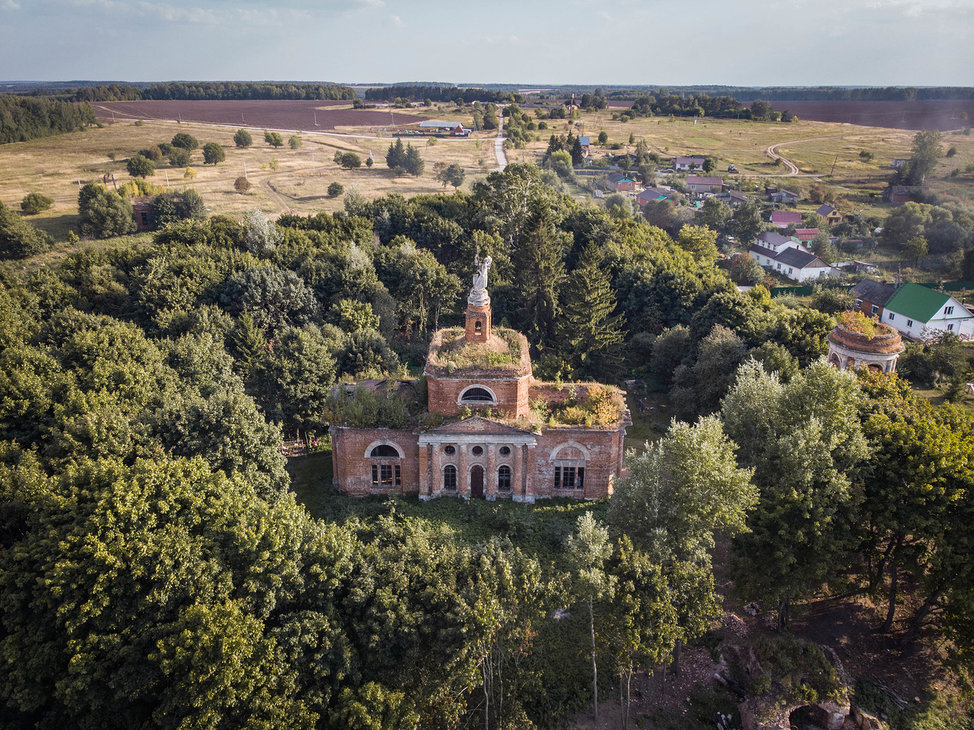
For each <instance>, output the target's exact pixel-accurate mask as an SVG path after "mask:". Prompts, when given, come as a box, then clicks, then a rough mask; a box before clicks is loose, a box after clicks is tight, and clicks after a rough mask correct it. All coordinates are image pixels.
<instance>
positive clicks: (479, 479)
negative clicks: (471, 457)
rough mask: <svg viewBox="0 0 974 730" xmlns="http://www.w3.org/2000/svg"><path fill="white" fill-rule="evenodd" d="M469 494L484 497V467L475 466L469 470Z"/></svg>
mask: <svg viewBox="0 0 974 730" xmlns="http://www.w3.org/2000/svg"><path fill="white" fill-rule="evenodd" d="M470 496H471V497H473V498H474V499H483V498H484V467H482V466H475V467H473V468H472V469H471V470H470Z"/></svg>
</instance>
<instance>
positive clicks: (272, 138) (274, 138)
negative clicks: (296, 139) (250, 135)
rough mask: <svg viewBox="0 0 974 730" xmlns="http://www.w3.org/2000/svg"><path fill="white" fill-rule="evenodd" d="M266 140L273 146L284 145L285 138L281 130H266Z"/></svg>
mask: <svg viewBox="0 0 974 730" xmlns="http://www.w3.org/2000/svg"><path fill="white" fill-rule="evenodd" d="M264 141H265V142H267V144H269V145H270V146H271V147H283V146H284V138H283V137H281V133H280V132H264Z"/></svg>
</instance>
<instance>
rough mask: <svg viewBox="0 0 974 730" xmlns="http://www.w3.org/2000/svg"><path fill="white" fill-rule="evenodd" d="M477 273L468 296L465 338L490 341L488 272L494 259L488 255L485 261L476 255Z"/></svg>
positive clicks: (473, 340) (468, 340) (474, 340)
mask: <svg viewBox="0 0 974 730" xmlns="http://www.w3.org/2000/svg"><path fill="white" fill-rule="evenodd" d="M473 262H474V265H475V266H476V267H477V273H476V274H474V276H473V288H471V289H470V296H468V297H467V327H466V332H465V333H464V339H465V340H466V341H467V342H489V341H490V324H491V323H490V294H488V293H487V272H488V270H489V269H490V265H491V263H492V260H491V258H490V256H488V257H487V258H486V259H484V260H483V261H481V260H480V256H479V255H477V256H475V257H474V260H473Z"/></svg>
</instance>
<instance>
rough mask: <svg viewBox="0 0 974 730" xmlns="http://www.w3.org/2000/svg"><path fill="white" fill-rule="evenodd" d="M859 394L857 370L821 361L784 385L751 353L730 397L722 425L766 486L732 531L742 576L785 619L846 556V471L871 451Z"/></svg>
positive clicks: (849, 498) (848, 492) (782, 621)
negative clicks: (742, 525) (742, 528)
mask: <svg viewBox="0 0 974 730" xmlns="http://www.w3.org/2000/svg"><path fill="white" fill-rule="evenodd" d="M860 398H861V394H860V390H859V386H858V383H857V382H856V379H855V376H854V375H852V374H851V373H849V372H846V371H840V370H836V369H835V368H833V367H831V366H830V365H828V364H827V363H825V362H824V361H819V362H816V363H814V364H813V365H811V366H810V367H809V368H808V369H806V370H805V371H803V372H801V373H799V374H798V375H796V376H795V377H793V378H792V379H791V381H789V382H788V383H787V384H785V385H783V384H782V383H781V382H780V380H779V378H778V376H777V375H775V374H770V375H769V374H768V373H766V372H765V371H764V368H763V367H762V366H761V365H760V364H758V363H757V362H755V361H753V360H751V361H748V362H746V363H744V365H742V366H741V370H740V372H739V374H738V378H737V383H736V384H735V385H734V387H733V388H732V389H731V390H730V392H729V393H728V394H727V397H726V398H725V399H724V404H723V411H722V413H723V418H724V427H725V429H726V430H727V434H728V435H729V436H730V437H731V438H732V439H734V441H736V442H737V444H738V445H739V447H740V460H741V462H742V463H743V464H745V465H747V466H752V467H754V470H755V471H754V482H755V484H757V485H758V488H759V489H760V500H759V501H758V506H757V508H756V509H755V510H754V511H753V512H752V513H751V516H750V518H749V519H748V523H747V524H748V527H749V528H750V532H748V533H745V534H743V535H741V536H739V537H738V538H737V539H736V540H735V552H736V555H737V559H738V562H737V575H738V579H739V582H740V584H741V585H742V586H743V587H744V588H745V590H749V591H751V592H752V593H756V594H759V595H760V594H764V595H770V596H773V597H774V598H775V599H776V600H777V602H778V609H779V614H778V616H779V624H780V625H781V626H782V627H785V626H787V624H788V620H789V613H790V608H791V601H792V599H793V598H795V597H798V596H802V595H806V594H808V593H809V592H811V591H813V590H815V589H817V588H818V587H819V586H820V585H821V583H822V581H823V580H824V579H825V577H826V576H827V575H828V573H829V571H830V570H831V569H832V567H833V566H835V565H839V564H842V563H843V561H844V560H845V559H846V558H847V557H848V551H849V549H850V547H851V546H850V539H851V535H850V526H849V524H848V522H847V521H846V517H847V515H848V512H849V510H850V509H851V508H852V505H853V501H854V493H853V489H852V484H851V479H850V472H851V471H852V470H853V469H854V468H856V467H858V466H859V465H860V464H861V462H862V461H863V460H864V459H865V457H866V455H867V453H868V452H867V446H866V439H865V438H864V436H863V434H862V427H861V425H860V421H859V416H858V404H859V400H860ZM758 565H760V566H761V567H760V569H759V570H758V569H756V566H758Z"/></svg>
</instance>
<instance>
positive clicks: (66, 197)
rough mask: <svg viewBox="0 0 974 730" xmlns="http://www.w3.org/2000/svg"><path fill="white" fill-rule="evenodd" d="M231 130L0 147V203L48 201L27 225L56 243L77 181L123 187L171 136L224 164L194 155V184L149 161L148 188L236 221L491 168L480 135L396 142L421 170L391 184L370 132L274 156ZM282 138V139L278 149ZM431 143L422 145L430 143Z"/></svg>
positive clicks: (429, 188)
mask: <svg viewBox="0 0 974 730" xmlns="http://www.w3.org/2000/svg"><path fill="white" fill-rule="evenodd" d="M234 131H235V129H233V128H231V127H222V126H210V125H201V124H188V123H182V124H179V123H175V122H164V121H144V122H142V123H140V124H137V123H135V122H131V121H125V122H117V123H115V124H107V125H105V126H104V127H103V128H91V129H89V130H87V131H85V132H76V133H72V134H66V135H60V136H56V137H47V138H44V139H38V140H33V141H30V142H18V143H14V144H7V145H3V146H2V147H0V200H2V201H3V202H4V204H6V205H8V206H11V207H13V208H15V209H18V210H19V207H20V200H21V198H23V196H24V195H25V194H27V193H28V192H38V193H43V194H44V195H47V196H49V197H52V198H54V200H55V204H54V206H53V207H52V208H51V209H50V210H48V211H45V212H44V213H41V214H40V215H37V216H32V217H31V218H30V220H31V222H32V223H34V224H36V225H38V226H39V227H40V228H43V229H45V230H47V231H48V232H50V233H52V234H53V235H54V236H55V237H57V238H64V237H65V236H67V233H68V231H70V230H72V229H73V228H74V227H75V225H76V221H77V208H78V206H77V199H78V189H79V182H80V183H82V184H83V183H84V182H87V181H89V180H101V179H102V177H103V175H105V174H106V173H107V174H113V175H114V176H115V182H116V183H117V184H118V185H121V184H122V183H124V182H125V181H127V180H129V179H131V178H130V177H129V175H128V173H127V172H126V169H125V161H126V160H127V159H128V157H130V156H131V155H134V154H135V153H137V152H138V150H140V149H143V148H146V147H150V146H152V145H154V144H158V143H160V142H168V141H170V140H171V139H172V138H173V135H175V134H176V133H177V132H187V133H189V134H191V135H193V136H194V137H196V138H197V139H198V140H199V142H200V146H201V147H202V145H203V144H205V143H207V142H217V143H219V144H220V145H221V146H222V147H223V148H224V152H225V153H226V160H225V161H224V162H221V163H219V164H218V165H204V164H203V153H202V151H201V150H196V151H194V152H193V155H192V162H191V165H190V167H191V169H192V170H193V171H195V173H196V177H195V178H191V179H190V178H187V177H186V171H185V170H184V169H183V168H173V167H169V166H168V163H166V164H163V163H159V164H160V166H159V167H158V169H157V170H156V173H155V175H153V176H151V177H150V178H148V179H149V181H150V182H151V183H153V184H154V185H157V186H160V187H163V188H168V189H170V190H182V189H185V188H187V187H192V188H195V189H196V190H197V191H198V192H199V193H200V194H201V195H202V196H203V200H204V201H205V203H206V205H207V208H208V209H209V211H210V212H211V213H214V214H217V213H219V214H228V215H237V214H240V213H243V212H244V211H245V210H247V209H248V208H254V207H257V208H260V209H262V210H264V211H265V212H267V213H269V214H271V215H276V214H278V213H282V212H286V211H289V212H296V213H304V214H308V213H315V212H319V211H322V210H325V211H329V212H331V211H335V210H339V209H340V208H341V207H342V197H341V196H340V197H337V198H329V197H328V195H327V192H326V191H327V188H328V185H329V184H330V183H332V182H339V183H341V184H342V185H343V186H344V187H345V189H346V190H352V189H354V190H356V191H358V192H359V193H361V194H362V195H365V196H366V197H370V198H371V197H376V196H379V195H384V194H385V193H388V192H392V191H399V192H401V193H403V194H405V195H413V194H417V193H429V192H439V191H442V190H443V189H444V188H443V186H442V184H441V183H439V182H438V181H437V180H436V177H435V169H434V166H435V165H436V163H438V162H440V163H445V164H449V163H452V162H456V163H459V164H461V165H463V167H464V168H465V170H466V172H467V179H466V181H465V182H464V188H469V186H470V185H471V184H472V181H473V180H474V179H476V178H477V177H483V176H485V175H486V174H487V173H488V172H490V171H491V170H493V169H496V164H497V163H496V160H495V158H494V148H493V140H492V139H490V138H489V136H492V135H487V134H486V133H484V135H481V136H480V137H474V138H467V139H448V138H437V139H433V140H429V139H427V138H416V139H412V140H409V139H407V140H405V141H406V142H408V143H410V144H413V145H414V146H417V147H419V148H420V152H421V154H422V156H423V159H424V160H425V161H426V170H425V172H424V173H423V175H421V176H420V177H418V178H414V177H411V176H408V175H406V176H402V177H394V176H393V175H392V174H391V173H390V172H389V170H388V169H387V168H386V164H385V154H386V151H387V150H388V148H389V144H390V143H391V142H392V141H394V140H393V138H391V137H389V136H388V135H387V136H385V137H381V138H368V136H369V132H375V131H376V130H370V129H361V128H355V129H349V130H344V129H343V130H337V131H341V132H351V133H353V134H356V135H363V136H342V135H340V134H336V133H314V132H306V133H300V134H298V137H299V138H300V139H301V142H302V144H301V146H300V147H299V148H298V149H296V150H292V149H290V147H289V146H288V145H287V144H286V143H285V145H284V147H279V148H274V147H271V146H270V145H268V144H266V143H265V142H264V139H263V130H260V129H251V130H250V132H251V135H252V136H253V139H254V144H253V146H251V147H249V148H244V149H241V148H237V147H236V146H234V143H233V134H234ZM289 136H290V135H288V134H284V135H283V137H284V140H285V142H286V141H287V139H288V137H289ZM430 142H432V144H431V143H430ZM336 151H342V152H355V153H356V154H358V155H359V156H360V157H361V158H362V160H363V162H364V160H365V158H367V157H368V156H369V154H370V153H371V154H372V155H373V157H374V159H375V165H374V166H373V167H372V169H368V168H366V167H365V165H364V164H363V166H362V167H361V168H360V169H358V170H343V169H341V168H339V167H338V165H336V164H335V162H334V160H333V157H334V155H335V152H336ZM245 172H246V175H247V177H248V179H249V181H250V182H251V184H252V188H251V189H250V191H249V192H248V193H246V194H243V195H242V194H240V193H237V192H236V191H235V190H234V187H233V183H234V180H235V179H236V178H238V177H240V176H243V175H244V174H245Z"/></svg>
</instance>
